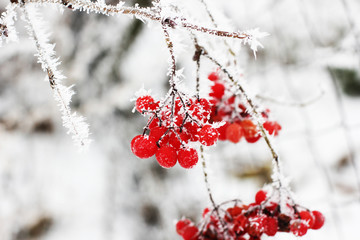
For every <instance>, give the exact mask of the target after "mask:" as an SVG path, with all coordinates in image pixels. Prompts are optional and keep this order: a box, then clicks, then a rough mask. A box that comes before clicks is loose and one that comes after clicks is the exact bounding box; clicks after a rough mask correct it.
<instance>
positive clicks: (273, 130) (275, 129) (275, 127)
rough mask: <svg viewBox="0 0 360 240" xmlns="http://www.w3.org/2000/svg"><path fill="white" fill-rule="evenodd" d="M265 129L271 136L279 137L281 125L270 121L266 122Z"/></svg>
mask: <svg viewBox="0 0 360 240" xmlns="http://www.w3.org/2000/svg"><path fill="white" fill-rule="evenodd" d="M264 128H265V129H266V130H267V131H268V132H269V134H270V135H272V134H274V136H277V135H278V134H279V131H280V130H281V126H280V124H278V123H277V122H270V121H266V122H264Z"/></svg>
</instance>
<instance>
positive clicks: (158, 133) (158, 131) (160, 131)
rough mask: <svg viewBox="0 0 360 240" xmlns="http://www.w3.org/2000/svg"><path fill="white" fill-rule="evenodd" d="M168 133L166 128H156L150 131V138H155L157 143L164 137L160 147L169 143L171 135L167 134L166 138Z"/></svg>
mask: <svg viewBox="0 0 360 240" xmlns="http://www.w3.org/2000/svg"><path fill="white" fill-rule="evenodd" d="M166 131H167V128H166V127H163V126H161V127H154V128H152V129H151V130H150V133H149V136H150V137H152V138H154V139H155V141H156V142H157V141H159V139H160V138H161V137H162V139H161V143H160V145H166V144H167V142H168V141H169V134H166V135H165V136H164V134H165V133H166Z"/></svg>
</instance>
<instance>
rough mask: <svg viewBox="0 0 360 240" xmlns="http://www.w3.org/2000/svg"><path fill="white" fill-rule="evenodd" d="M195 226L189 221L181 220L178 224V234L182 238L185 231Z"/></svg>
mask: <svg viewBox="0 0 360 240" xmlns="http://www.w3.org/2000/svg"><path fill="white" fill-rule="evenodd" d="M190 225H193V223H192V222H191V221H190V220H189V219H181V220H179V221H178V222H177V223H176V232H177V233H178V234H179V235H180V236H182V235H184V232H185V229H186V228H187V227H188V226H190Z"/></svg>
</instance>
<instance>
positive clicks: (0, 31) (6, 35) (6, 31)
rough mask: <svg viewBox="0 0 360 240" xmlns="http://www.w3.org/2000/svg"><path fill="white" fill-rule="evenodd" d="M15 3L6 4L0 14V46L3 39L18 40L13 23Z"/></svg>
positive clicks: (7, 40) (8, 40)
mask: <svg viewBox="0 0 360 240" xmlns="http://www.w3.org/2000/svg"><path fill="white" fill-rule="evenodd" d="M16 8H17V5H16V4H11V3H10V4H8V5H7V6H6V11H5V12H3V13H2V14H1V17H0V47H1V45H2V42H3V39H6V42H11V41H12V42H14V41H17V40H18V37H17V34H16V30H15V27H14V23H15V20H16V12H15V10H16Z"/></svg>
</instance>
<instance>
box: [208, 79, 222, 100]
mask: <svg viewBox="0 0 360 240" xmlns="http://www.w3.org/2000/svg"><path fill="white" fill-rule="evenodd" d="M224 93H225V86H224V84H222V83H215V84H214V85H213V86H211V92H210V94H209V95H210V97H213V98H217V99H221V98H222V97H223V96H224Z"/></svg>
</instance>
